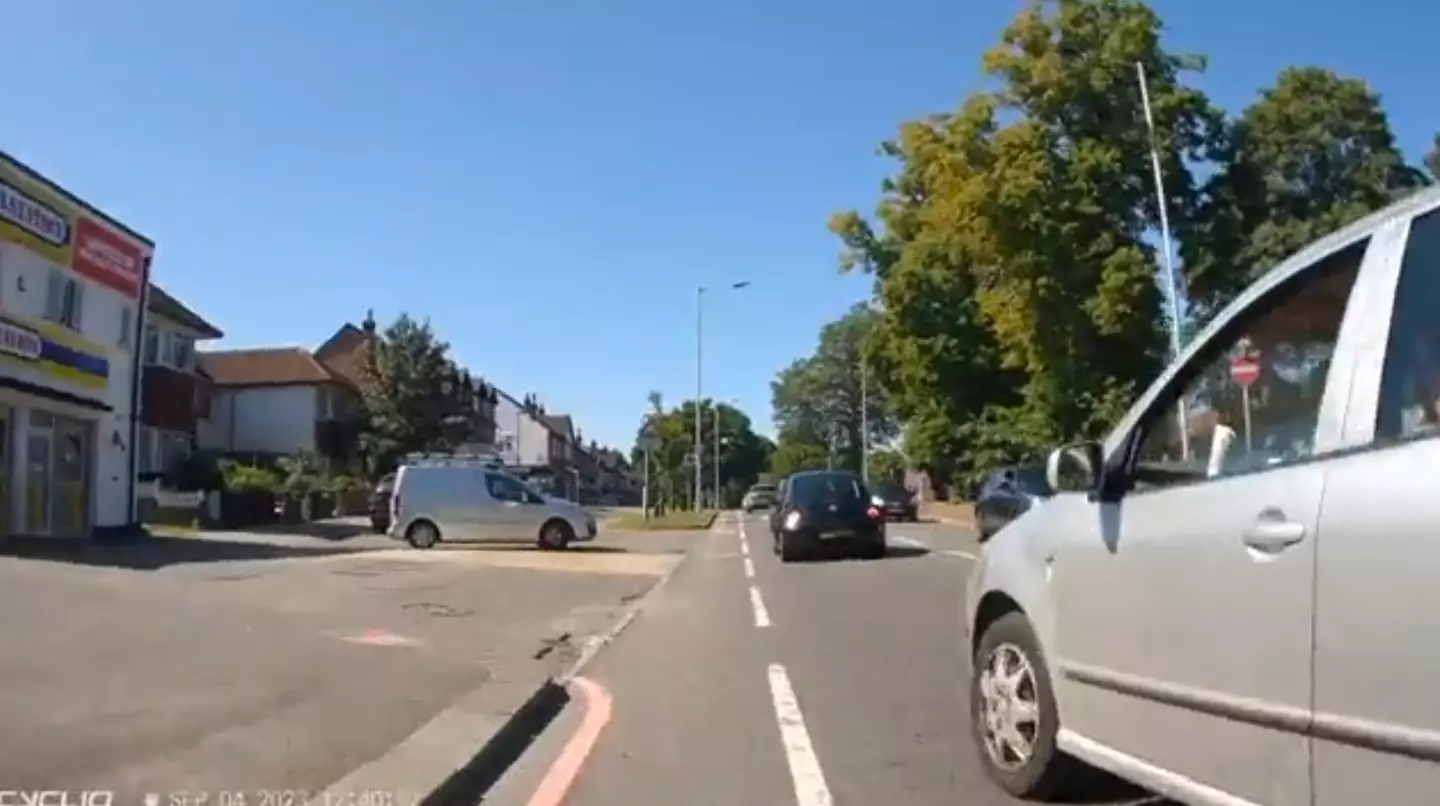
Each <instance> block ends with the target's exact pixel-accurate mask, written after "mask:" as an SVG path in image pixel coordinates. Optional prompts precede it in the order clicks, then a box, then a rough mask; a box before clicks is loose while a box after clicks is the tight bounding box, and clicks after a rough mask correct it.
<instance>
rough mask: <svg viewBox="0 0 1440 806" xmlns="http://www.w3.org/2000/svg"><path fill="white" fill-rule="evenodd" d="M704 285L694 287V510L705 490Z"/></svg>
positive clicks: (732, 288) (743, 282)
mask: <svg viewBox="0 0 1440 806" xmlns="http://www.w3.org/2000/svg"><path fill="white" fill-rule="evenodd" d="M748 285H750V281H749V280H741V281H739V282H734V283H731V284H730V285H728V286H725V290H727V291H739V290H740V289H742V288H745V287H746V286H748ZM706 290H707V289H706V287H705V286H703V285H702V286H697V287H696V289H695V443H694V454H695V501H694V506H695V511H696V512H699V511H700V506H701V501H702V497H703V494H704V491H705V489H704V488H705V463H704V462H703V461H702V457H703V456H704V455H705V442H704V441H703V438H702V437H701V435H700V431H701V427H702V426H701V423H702V416H703V415H702V412H701V410H700V405H701V404H700V401H701V399H702V396H703V395H704V378H705V292H706Z"/></svg>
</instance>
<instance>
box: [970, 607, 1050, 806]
mask: <svg viewBox="0 0 1440 806" xmlns="http://www.w3.org/2000/svg"><path fill="white" fill-rule="evenodd" d="M970 725H971V729H972V731H973V733H974V736H975V744H976V746H977V747H978V748H979V750H980V764H981V766H983V767H984V768H985V772H986V773H987V774H988V775H989V776H990V778H991V779H992V780H993V781H995V783H997V784H999V785H1000V788H1002V789H1004V790H1005V791H1006V792H1008V793H1010V794H1011V795H1014V796H1015V797H1017V798H1024V799H1026V800H1041V801H1044V800H1049V799H1051V798H1054V797H1056V796H1059V795H1062V794H1064V792H1065V790H1066V788H1067V785H1068V784H1069V783H1070V782H1071V781H1072V780H1073V776H1074V773H1075V769H1076V762H1074V761H1073V760H1072V759H1071V758H1069V757H1068V756H1066V755H1064V754H1063V753H1061V752H1060V750H1059V749H1058V748H1057V747H1056V746H1055V737H1056V734H1057V733H1058V732H1059V729H1060V720H1059V712H1058V710H1057V709H1056V707H1055V693H1054V692H1053V691H1051V689H1050V673H1049V669H1048V667H1047V666H1046V665H1045V657H1044V655H1042V654H1041V652H1040V644H1039V641H1037V640H1036V638H1035V632H1034V630H1032V629H1031V628H1030V622H1029V621H1027V620H1026V619H1025V616H1024V615H1023V614H1021V613H1018V612H1011V613H1006V614H1005V615H1003V616H1001V617H1000V618H998V619H996V620H995V622H994V623H992V624H991V625H990V626H989V627H988V628H987V629H986V630H985V634H984V635H982V636H981V637H980V645H979V647H978V648H977V649H976V651H975V659H974V662H973V663H972V664H971V669H970Z"/></svg>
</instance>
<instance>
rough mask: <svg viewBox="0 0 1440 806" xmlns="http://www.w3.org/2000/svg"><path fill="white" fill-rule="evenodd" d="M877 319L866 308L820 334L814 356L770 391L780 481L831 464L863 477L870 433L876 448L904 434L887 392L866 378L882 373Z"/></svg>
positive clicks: (848, 314) (797, 365) (792, 369)
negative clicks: (876, 353) (875, 340)
mask: <svg viewBox="0 0 1440 806" xmlns="http://www.w3.org/2000/svg"><path fill="white" fill-rule="evenodd" d="M878 318H879V315H878V314H877V313H876V312H875V311H874V310H872V309H871V308H870V307H869V306H867V305H864V304H860V305H856V306H855V307H853V308H851V309H850V310H849V311H847V312H846V313H845V315H844V316H842V317H840V318H839V319H837V320H835V321H834V322H831V323H829V324H827V325H825V327H824V328H822V329H821V331H820V339H819V343H818V344H817V345H816V348H815V352H814V353H813V354H812V355H810V356H808V357H806V358H801V359H799V360H797V361H795V362H794V363H792V364H791V365H790V366H788V367H786V368H785V369H784V370H781V372H780V374H779V375H777V376H776V378H775V380H774V381H773V382H772V383H771V384H770V388H771V405H772V408H773V419H774V422H775V428H776V432H777V433H776V437H777V439H776V448H775V457H774V468H773V469H774V471H775V472H776V473H777V474H781V475H783V474H786V473H793V472H795V471H796V470H803V469H806V468H816V467H825V466H827V465H833V466H835V467H844V468H850V469H852V470H856V471H858V470H860V452H861V447H862V445H864V444H866V443H865V440H864V438H863V436H862V435H863V434H864V433H865V431H864V429H865V428H867V427H868V430H869V444H870V445H871V446H876V445H878V446H884V445H888V444H889V443H890V442H892V441H893V440H894V439H895V438H896V437H897V436H898V435H899V432H900V426H899V422H898V420H897V419H896V417H895V414H894V411H893V409H892V407H891V405H890V402H889V398H888V395H887V394H886V392H885V387H884V386H883V385H882V384H881V383H879V382H874V383H871V382H870V381H871V380H872V379H871V378H867V377H864V376H865V375H866V374H867V373H868V374H869V375H874V374H875V373H876V372H877V368H876V367H875V366H874V364H875V359H874V357H873V349H872V347H871V346H870V338H871V336H870V334H871V332H872V330H873V329H874V328H875V325H876V322H877V320H878ZM862 414H863V416H862Z"/></svg>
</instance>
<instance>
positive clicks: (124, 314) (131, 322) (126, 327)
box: [115, 305, 135, 350]
mask: <svg viewBox="0 0 1440 806" xmlns="http://www.w3.org/2000/svg"><path fill="white" fill-rule="evenodd" d="M134 329H135V312H134V311H132V310H130V308H129V306H127V305H122V306H120V337H119V338H118V339H116V341H115V343H116V344H118V345H120V347H121V348H122V349H126V350H128V349H130V331H132V330H134Z"/></svg>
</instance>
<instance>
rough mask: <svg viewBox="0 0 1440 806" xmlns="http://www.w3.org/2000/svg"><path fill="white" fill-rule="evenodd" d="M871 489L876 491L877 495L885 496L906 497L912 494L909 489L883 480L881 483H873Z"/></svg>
mask: <svg viewBox="0 0 1440 806" xmlns="http://www.w3.org/2000/svg"><path fill="white" fill-rule="evenodd" d="M871 489H873V490H874V491H875V494H876V495H879V496H883V497H885V498H905V497H908V496H909V495H910V491H909V490H907V489H905V488H904V487H901V486H900V485H898V484H895V483H894V482H889V481H882V482H880V483H879V484H876V485H873V486H872V487H871Z"/></svg>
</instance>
